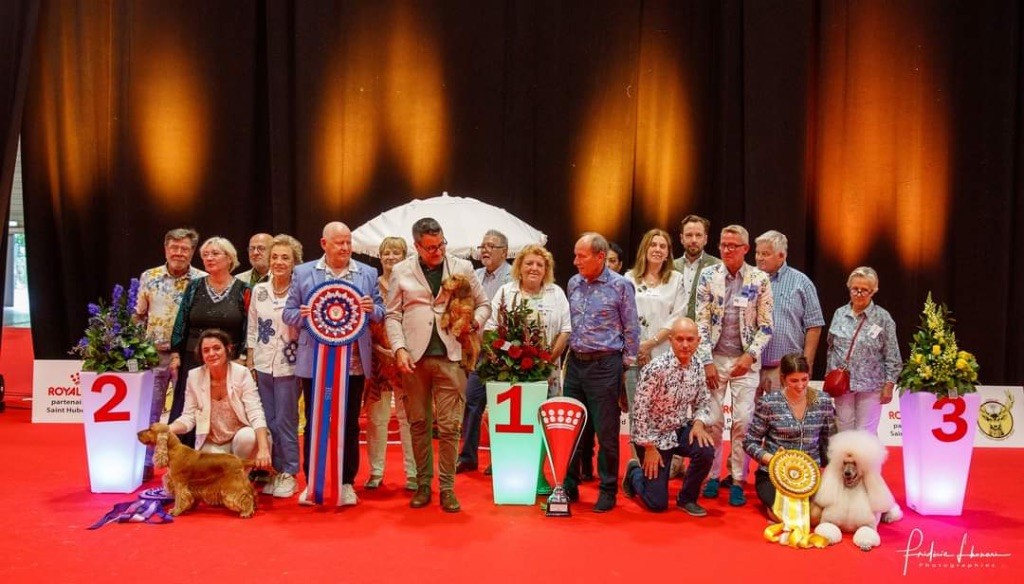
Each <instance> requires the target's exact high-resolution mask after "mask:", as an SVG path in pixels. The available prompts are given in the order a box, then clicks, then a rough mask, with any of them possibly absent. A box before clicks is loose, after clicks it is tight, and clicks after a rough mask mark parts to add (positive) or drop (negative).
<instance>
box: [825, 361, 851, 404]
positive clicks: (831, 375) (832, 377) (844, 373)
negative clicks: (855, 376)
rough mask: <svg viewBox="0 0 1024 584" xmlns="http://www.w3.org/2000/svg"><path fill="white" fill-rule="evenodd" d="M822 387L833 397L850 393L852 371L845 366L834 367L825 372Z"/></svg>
mask: <svg viewBox="0 0 1024 584" xmlns="http://www.w3.org/2000/svg"><path fill="white" fill-rule="evenodd" d="M821 389H822V390H823V391H824V392H825V393H827V394H829V395H830V396H832V397H839V396H841V395H846V394H848V393H850V371H849V370H848V369H846V368H845V367H839V368H837V369H833V370H832V371H829V372H828V373H826V374H825V383H823V384H822V386H821Z"/></svg>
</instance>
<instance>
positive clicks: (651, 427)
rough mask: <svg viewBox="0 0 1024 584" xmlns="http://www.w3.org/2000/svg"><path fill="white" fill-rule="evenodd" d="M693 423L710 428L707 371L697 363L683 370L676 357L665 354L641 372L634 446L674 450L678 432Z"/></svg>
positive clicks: (709, 397)
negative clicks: (696, 421) (705, 373)
mask: <svg viewBox="0 0 1024 584" xmlns="http://www.w3.org/2000/svg"><path fill="white" fill-rule="evenodd" d="M691 412H692V416H691V415H690V413H691ZM691 420H700V421H701V422H703V423H704V425H705V426H710V425H711V394H710V393H709V392H708V386H707V377H706V376H705V375H704V368H703V367H702V366H701V364H700V363H698V362H697V360H696V359H690V364H689V365H688V366H685V367H684V366H683V365H682V364H681V363H680V362H679V358H678V357H676V356H675V354H674V353H671V352H670V353H666V354H664V355H662V356H660V357H658V358H657V359H654V360H653V361H651V362H650V363H649V364H648V365H647V366H646V367H644V368H643V369H641V370H640V379H639V380H638V381H637V384H636V397H635V399H634V402H633V418H632V432H631V433H632V437H633V442H635V443H637V444H639V445H644V446H646V445H647V444H653V445H654V446H655V447H656V448H657V449H658V450H671V449H673V448H675V447H676V446H678V445H679V440H678V439H677V437H676V431H677V430H678V429H679V428H682V427H683V426H685V425H686V424H688V423H689V422H690V421H691Z"/></svg>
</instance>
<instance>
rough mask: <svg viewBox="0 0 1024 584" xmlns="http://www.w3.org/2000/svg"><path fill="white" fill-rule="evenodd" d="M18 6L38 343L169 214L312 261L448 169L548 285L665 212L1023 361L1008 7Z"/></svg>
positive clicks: (402, 0) (1016, 28)
mask: <svg viewBox="0 0 1024 584" xmlns="http://www.w3.org/2000/svg"><path fill="white" fill-rule="evenodd" d="M42 5H43V9H42V13H41V16H40V23H39V33H38V43H37V45H36V50H35V53H34V55H33V64H32V76H31V79H32V81H31V86H30V90H29V98H28V102H27V105H26V110H25V121H24V125H23V134H24V135H23V157H24V162H25V168H24V173H25V181H26V184H25V189H26V196H27V197H28V199H29V200H27V201H26V205H27V209H26V211H27V213H28V217H27V224H28V225H27V227H28V229H29V235H28V245H29V263H30V265H29V271H30V278H31V282H30V284H31V295H32V307H33V323H34V328H35V330H34V338H35V343H36V347H35V348H36V353H37V354H38V355H39V356H41V357H59V356H61V355H63V354H64V352H65V351H66V349H67V347H69V346H70V345H71V344H72V343H73V342H74V340H75V339H76V338H77V337H78V336H79V333H80V331H81V328H82V325H83V324H84V321H85V314H84V311H85V304H86V303H87V302H88V301H90V300H93V299H94V298H96V297H98V296H100V295H102V294H106V293H107V291H108V290H109V288H110V286H112V285H113V283H115V282H124V281H126V280H127V279H128V278H129V277H132V276H134V275H137V274H138V273H139V272H141V271H142V270H143V269H144V268H146V267H149V266H153V265H157V264H159V263H160V262H161V261H162V255H161V241H162V235H163V233H164V232H165V231H166V230H167V229H169V228H172V227H176V226H180V225H192V226H195V227H196V228H198V229H199V230H200V232H201V235H202V236H203V237H204V238H205V237H208V236H212V235H223V236H226V237H228V238H230V239H231V240H232V241H234V242H235V243H236V246H238V247H239V248H243V247H244V244H245V242H246V240H247V238H248V236H249V235H250V234H251V233H253V232H256V231H271V232H281V231H284V232H289V233H292V234H294V235H296V236H297V237H299V239H300V240H301V241H302V242H303V243H304V244H305V245H306V248H307V249H306V256H307V257H308V258H313V257H315V256H316V255H317V254H318V252H319V249H318V243H317V242H318V237H319V231H320V229H321V227H322V225H323V224H324V223H325V222H326V221H327V220H333V219H340V220H343V221H345V222H347V223H348V224H349V225H350V226H352V227H353V228H354V227H356V226H358V225H360V224H361V223H363V222H364V221H366V220H369V219H370V218H372V217H373V216H375V215H376V214H377V213H380V212H382V211H384V210H386V209H388V208H390V207H393V206H395V205H398V204H401V203H404V202H405V201H407V200H409V199H410V198H413V197H423V196H430V195H435V194H438V193H440V192H441V191H448V192H450V193H452V194H458V195H465V196H473V197H477V198H480V199H482V200H485V201H488V202H490V203H493V204H496V205H500V206H502V207H505V208H506V209H508V210H510V211H512V212H513V213H515V214H517V215H519V216H520V217H522V218H524V219H525V220H527V221H529V222H530V223H532V224H533V225H535V226H536V227H538V228H539V229H541V230H543V231H544V232H545V233H547V234H548V236H549V238H550V240H549V247H550V249H551V250H552V251H553V253H554V254H555V258H556V261H557V263H558V270H557V272H558V276H559V280H560V281H561V282H562V283H564V282H565V280H566V279H567V278H568V277H569V276H570V275H571V274H572V273H573V268H572V264H571V260H572V254H571V250H572V245H573V242H574V241H575V239H576V237H577V236H578V234H579V233H580V232H581V231H584V230H598V231H601V232H602V233H604V234H606V235H607V236H608V237H609V238H610V239H612V240H615V241H618V242H619V243H621V244H622V245H623V246H624V247H625V248H626V249H627V256H628V257H627V259H628V260H629V261H632V259H633V255H634V251H635V246H636V245H637V244H638V243H639V241H640V239H641V237H642V235H643V233H644V232H645V231H646V230H647V229H649V228H651V227H655V226H657V227H662V228H666V229H668V230H669V231H670V232H673V233H674V232H676V231H677V229H678V221H679V220H680V219H681V218H682V217H683V216H684V215H685V214H687V213H690V212H696V213H700V214H702V215H705V216H707V217H709V218H710V219H711V220H712V222H713V230H712V231H713V234H712V238H711V244H710V245H709V251H712V252H714V246H715V245H716V244H717V240H718V237H717V231H718V229H720V228H721V227H722V226H724V225H726V224H729V223H740V224H743V225H745V226H746V227H747V228H748V230H749V231H750V233H751V237H752V238H753V237H756V236H757V235H758V234H760V233H762V232H764V231H766V230H768V229H778V230H780V231H782V232H784V233H786V234H787V235H788V236H789V238H790V263H791V265H793V266H795V267H797V268H799V269H802V270H804V271H806V272H807V273H808V274H809V275H810V276H811V277H812V278H813V279H814V280H815V282H816V283H817V285H818V288H819V294H820V297H821V300H822V305H823V308H824V310H825V312H826V315H827V316H828V317H831V314H832V312H833V311H834V310H835V308H836V307H837V306H839V305H840V304H841V303H843V302H845V301H846V291H845V279H846V275H847V274H848V273H849V271H850V270H851V269H852V268H854V267H856V266H858V265H863V264H866V265H871V266H873V267H875V268H876V269H878V271H879V273H880V275H881V291H880V293H879V295H878V296H877V297H876V300H877V301H878V303H879V304H881V305H882V306H884V307H886V308H887V309H888V310H889V311H890V312H892V314H893V316H894V317H895V319H896V322H897V327H898V330H899V334H900V337H901V339H903V340H904V342H906V341H907V340H909V338H910V335H911V334H912V332H913V329H914V327H915V326H916V324H917V314H918V312H919V310H920V306H921V304H922V302H923V299H924V296H925V295H926V293H927V292H928V291H932V292H933V294H934V295H935V297H936V298H937V299H939V300H941V301H944V302H946V303H948V304H949V305H950V306H951V308H953V310H954V311H955V313H956V316H957V317H958V320H959V322H958V329H957V330H958V333H959V336H960V341H961V344H962V345H963V346H964V347H966V348H969V349H972V350H974V351H975V352H977V353H978V356H979V360H980V362H981V363H982V367H983V369H982V380H983V382H985V383H1004V382H1013V381H1016V382H1019V380H1020V379H1021V378H1022V377H1024V375H1022V373H1024V372H1022V368H1024V350H1022V349H1021V348H1020V344H1019V343H1017V342H1015V339H1014V336H1013V330H1015V328H1016V327H1015V326H1014V323H1015V322H1017V318H1016V317H1018V316H1024V301H1022V300H1020V298H1021V292H1024V290H1022V287H1024V281H1022V277H1021V275H1020V274H1021V273H1022V269H1021V268H1024V266H1019V265H1018V264H1019V262H1020V261H1021V260H1020V259H1019V254H1017V253H1016V250H1017V249H1018V248H1019V247H1020V245H1021V243H1024V242H1021V241H1020V235H1018V232H1017V230H1015V229H1014V226H1015V225H1016V224H1017V223H1018V219H1019V218H1020V215H1021V210H1020V205H1018V204H1017V201H1018V199H1019V196H1018V192H1019V189H1020V180H1019V179H1020V178H1021V176H1020V173H1021V171H1022V168H1024V160H1022V155H1024V149H1022V148H1021V143H1020V136H1021V116H1020V113H1019V112H1020V107H1021V105H1022V100H1021V97H1022V95H1024V87H1022V86H1021V75H1020V73H1021V67H1022V65H1021V30H1022V29H1021V24H1022V17H1021V5H1020V2H1005V1H995V0H993V1H988V2H985V1H982V2H977V1H973V0H944V1H939V2H935V1H927V0H908V1H905V2H899V3H894V2H886V1H882V0H872V1H859V2H840V1H825V0H757V1H750V0H748V1H742V0H722V1H714V2H711V1H687V0H678V1H661V2H652V1H650V0H648V1H640V0H637V1H633V2H628V1H622V0H589V1H586V2H583V1H569V0H564V1H553V2H552V1H543V2H542V1H539V0H527V1H522V0H520V1H511V0H509V1H496V2H479V1H477V0H454V1H453V0H448V1H439V0H436V1H417V2H413V1H411V0H383V1H380V2H364V1H362V2H356V1H341V0H339V1H316V2H294V1H291V2H289V1H283V0H262V1H251V2H230V3H229V2H204V1H198V0H196V1H193V2H187V1H186V2H175V3H166V2H160V1H156V0H150V1H128V0H101V1H89V2H83V1H77V2H76V1H71V0H65V1H44V2H43V3H42ZM679 251H681V250H679ZM748 260H749V261H751V262H753V253H751V256H750V257H749V258H748ZM904 352H905V347H904ZM820 361H822V360H821V359H819V369H820V368H821V364H820Z"/></svg>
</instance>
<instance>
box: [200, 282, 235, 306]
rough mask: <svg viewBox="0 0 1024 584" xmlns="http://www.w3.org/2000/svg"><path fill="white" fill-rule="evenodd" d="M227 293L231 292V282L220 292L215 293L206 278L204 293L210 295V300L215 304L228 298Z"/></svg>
mask: <svg viewBox="0 0 1024 584" xmlns="http://www.w3.org/2000/svg"><path fill="white" fill-rule="evenodd" d="M228 292H231V282H228V283H227V285H226V286H224V288H223V289H221V291H220V292H216V291H214V289H213V285H212V284H210V278H206V293H207V294H209V295H210V300H211V301H212V302H213V303H214V304H216V303H218V302H220V301H221V300H224V299H225V298H227V297H228Z"/></svg>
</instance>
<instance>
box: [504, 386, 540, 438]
mask: <svg viewBox="0 0 1024 584" xmlns="http://www.w3.org/2000/svg"><path fill="white" fill-rule="evenodd" d="M509 400H511V401H512V403H510V404H508V421H509V422H511V423H510V424H495V426H494V431H495V432H507V433H510V434H533V425H532V424H523V423H522V418H523V386H521V385H513V386H512V387H510V388H508V391H506V392H504V393H499V394H498V403H499V404H500V403H504V402H507V401H509Z"/></svg>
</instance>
